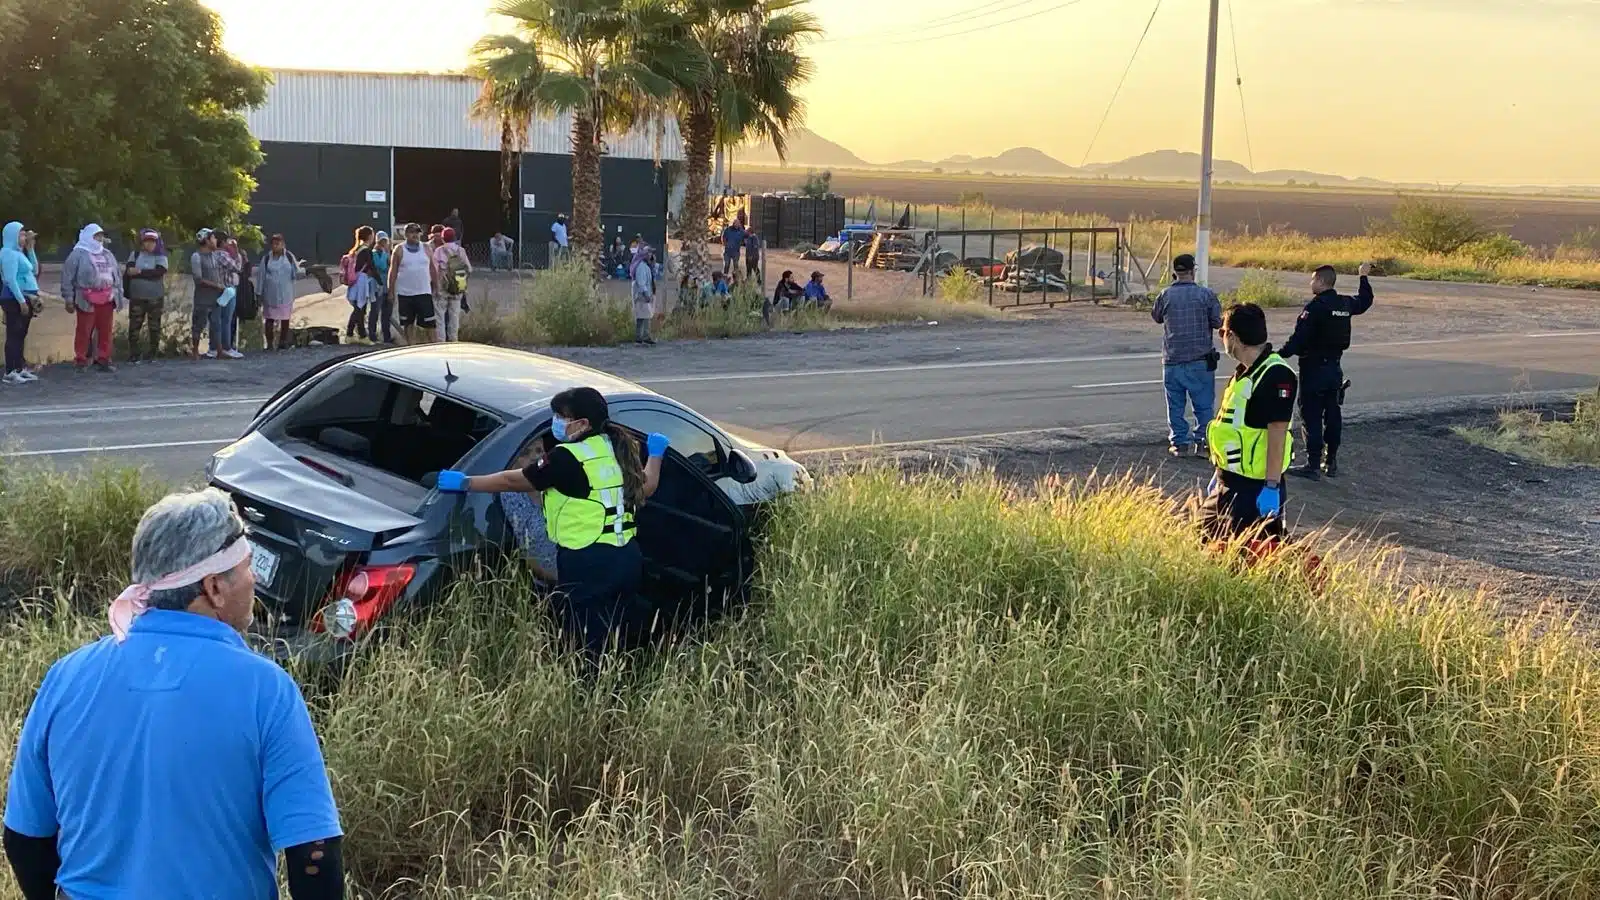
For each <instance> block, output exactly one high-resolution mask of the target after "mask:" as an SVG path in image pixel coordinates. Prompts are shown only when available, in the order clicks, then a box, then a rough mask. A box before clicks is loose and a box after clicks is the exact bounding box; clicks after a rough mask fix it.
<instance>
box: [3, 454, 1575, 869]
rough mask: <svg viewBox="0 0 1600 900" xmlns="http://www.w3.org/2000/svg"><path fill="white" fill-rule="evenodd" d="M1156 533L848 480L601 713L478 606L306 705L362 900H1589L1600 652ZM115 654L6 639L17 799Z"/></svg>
mask: <svg viewBox="0 0 1600 900" xmlns="http://www.w3.org/2000/svg"><path fill="white" fill-rule="evenodd" d="M1166 509H1167V503H1166V502H1165V501H1164V500H1163V499H1162V498H1161V497H1160V496H1159V495H1158V494H1157V493H1156V492H1154V491H1153V490H1152V489H1149V488H1145V487H1140V486H1136V485H1129V484H1111V485H1097V486H1095V485H1091V486H1086V485H1082V484H1076V485H1072V484H1060V483H1055V482H1045V483H1042V484H1040V485H1038V486H1037V487H1036V488H1035V489H1033V490H1030V491H1024V492H1019V491H1017V490H1015V489H1013V488H1009V487H1007V486H1005V485H1003V484H1002V483H1000V482H998V481H995V480H993V479H989V478H986V477H978V478H973V479H969V480H966V481H963V482H955V481H951V480H947V479H944V478H939V477H918V478H913V479H909V480H908V479H906V478H905V477H903V476H902V475H901V474H899V473H898V472H879V471H873V472H866V473H862V474H857V475H854V476H845V477H840V478H838V479H833V480H830V481H828V482H826V483H825V484H823V485H821V486H820V488H819V489H818V490H817V491H815V492H813V493H811V494H809V495H806V496H801V497H796V498H792V499H791V500H790V501H789V502H786V503H785V504H783V505H781V506H780V507H779V508H778V509H777V510H776V511H775V517H774V520H773V522H772V523H771V527H770V530H769V533H770V534H771V535H772V538H771V540H770V543H769V544H768V545H767V546H765V547H764V548H763V550H762V553H761V559H760V561H759V564H758V591H759V596H758V600H757V603H756V606H755V608H754V609H753V610H752V611H751V612H750V613H749V614H747V615H746V616H745V617H744V618H743V619H742V620H740V621H735V622H732V623H729V624H728V625H727V626H726V627H724V628H722V629H719V630H717V631H716V632H715V633H713V634H712V635H710V636H709V638H708V639H707V640H706V641H704V642H703V643H699V644H693V645H685V646H681V647H678V648H675V649H669V650H665V651H663V652H661V653H660V654H659V655H657V656H655V657H653V658H640V659H637V660H634V661H632V662H631V663H630V664H629V665H627V666H624V667H621V668H616V669H613V670H611V671H608V672H607V673H605V674H603V675H602V676H601V677H599V678H598V679H597V680H594V681H586V680H584V679H582V678H580V677H577V676H576V675H575V673H574V671H573V668H572V667H571V665H570V664H569V660H567V659H566V658H565V657H564V656H562V655H561V654H559V653H557V652H556V651H555V650H554V648H553V647H552V644H551V641H550V640H549V638H548V635H547V632H546V631H545V630H544V629H543V628H541V627H540V626H539V625H538V624H537V623H539V622H540V621H542V619H543V617H544V611H543V607H542V604H541V603H540V602H539V601H538V600H537V599H535V597H534V596H533V594H532V592H531V590H530V589H529V586H528V585H527V584H526V582H525V580H524V578H523V577H522V576H521V575H520V574H519V573H516V572H483V573H476V574H474V575H472V576H470V577H469V579H468V580H467V581H465V582H463V583H462V584H461V585H460V587H459V588H457V589H456V590H455V591H454V593H453V594H452V596H450V597H449V598H447V599H446V600H445V601H444V602H442V603H441V604H440V605H439V606H438V607H437V608H436V609H435V610H434V611H433V612H432V613H431V614H429V615H427V616H425V617H424V618H423V619H422V621H421V622H420V623H418V624H415V625H414V626H412V627H411V628H409V629H407V630H405V631H403V632H401V633H400V634H399V635H398V636H397V639H395V640H393V641H390V642H389V643H387V644H383V645H378V646H373V647H369V648H367V649H366V650H365V651H364V652H363V653H362V654H361V655H360V656H359V658H358V660H357V662H356V664H355V665H354V667H353V669H352V671H351V672H350V674H349V676H348V677H347V679H346V680H345V682H344V683H343V684H342V685H341V686H340V687H339V688H338V689H337V690H336V691H335V692H333V693H331V694H327V695H325V696H320V697H317V698H316V699H315V701H314V711H315V715H316V720H317V725H318V730H319V732H320V735H321V738H322V742H323V747H324V751H325V753H326V755H327V759H328V763H329V769H330V772H331V774H332V777H333V780H334V785H335V791H336V794H337V796H338V799H339V802H340V805H341V814H342V818H343V820H344V823H345V825H346V828H347V832H348V836H347V839H346V851H345V852H346V864H347V866H348V869H349V872H350V875H351V878H352V880H353V882H354V884H355V887H356V888H357V890H358V892H359V893H358V895H359V896H374V897H375V896H394V895H398V894H403V895H405V896H410V897H418V898H426V900H447V898H449V900H468V898H478V897H510V896H535V895H536V896H541V897H549V898H553V900H564V898H573V900H577V898H589V897H597V896H617V897H652V898H690V897H709V896H728V897H750V898H772V900H777V898H787V897H843V896H849V897H868V898H879V897H883V898H887V897H915V896H921V897H936V896H946V895H949V896H958V895H959V896H971V897H1007V898H1019V900H1020V898H1037V897H1047V896H1077V895H1082V896H1130V897H1143V896H1157V895H1160V894H1161V889H1160V887H1159V886H1162V885H1167V886H1181V890H1179V891H1178V892H1179V893H1181V894H1183V895H1185V896H1195V897H1245V896H1259V897H1295V898H1303V900H1324V898H1326V900H1347V898H1351V897H1371V896H1378V895H1381V896H1383V897H1385V898H1390V900H1412V898H1416V900H1421V898H1434V897H1441V896H1448V897H1455V898H1466V900H1490V898H1500V897H1558V896H1559V897H1587V896H1593V895H1594V894H1595V893H1596V892H1597V891H1600V820H1597V818H1596V816H1597V815H1600V813H1597V810H1600V782H1597V781H1596V780H1595V778H1594V777H1593V775H1594V772H1593V760H1594V759H1595V758H1596V754H1597V752H1600V730H1597V729H1600V694H1597V684H1600V681H1597V677H1600V660H1597V659H1596V656H1595V653H1594V651H1593V650H1592V649H1589V648H1587V647H1586V646H1584V645H1583V644H1582V643H1581V642H1580V641H1579V640H1577V639H1575V638H1574V637H1573V636H1572V635H1571V634H1570V633H1569V632H1568V631H1567V630H1565V629H1564V628H1562V627H1561V626H1559V625H1551V624H1550V623H1548V622H1543V621H1541V622H1535V621H1534V620H1531V619H1530V620H1512V621H1504V620H1501V621H1497V620H1495V619H1494V618H1492V615H1491V614H1492V612H1493V610H1492V609H1490V608H1486V607H1485V606H1483V605H1481V604H1477V603H1474V602H1470V601H1466V600H1463V599H1461V598H1459V597H1455V596H1451V595H1447V594H1444V593H1440V592H1436V591H1431V590H1427V589H1418V590H1416V591H1414V592H1412V593H1410V594H1408V595H1404V597H1403V599H1402V600H1399V601H1397V599H1396V592H1397V589H1396V587H1395V586H1394V585H1393V584H1391V583H1389V582H1386V581H1384V580H1383V579H1382V578H1381V577H1380V576H1377V575H1375V574H1374V571H1375V569H1377V568H1378V567H1377V566H1375V565H1374V560H1372V559H1369V558H1359V557H1352V558H1350V559H1347V560H1344V561H1343V562H1337V561H1335V562H1332V563H1330V565H1331V570H1330V571H1329V572H1328V582H1327V585H1326V586H1325V588H1324V589H1323V590H1321V591H1317V590H1313V588H1312V587H1311V586H1309V585H1308V584H1306V583H1305V581H1304V580H1303V579H1302V577H1301V576H1300V574H1299V573H1300V571H1301V570H1300V568H1299V566H1298V565H1297V564H1294V563H1285V564H1283V565H1274V566H1267V567H1264V568H1258V569H1255V570H1253V571H1247V572H1245V573H1243V574H1239V573H1237V572H1235V571H1234V570H1233V568H1232V567H1230V565H1229V564H1228V562H1227V561H1226V560H1218V559H1215V558H1212V557H1210V556H1208V555H1207V554H1206V553H1205V552H1204V551H1203V550H1202V549H1201V548H1200V547H1199V546H1198V545H1197V543H1196V542H1195V541H1194V540H1193V538H1192V535H1190V534H1189V533H1188V531H1187V530H1186V527H1185V526H1184V525H1183V524H1182V523H1179V522H1176V521H1174V520H1172V519H1171V518H1170V517H1169V516H1168V515H1167V513H1166ZM110 527H112V528H113V529H121V530H126V529H128V528H131V523H129V522H119V523H112V524H111V526H110ZM99 630H100V626H99V623H98V620H96V619H93V618H87V617H79V616H75V615H73V614H71V613H69V612H65V611H55V612H51V611H49V610H46V611H44V612H43V613H42V614H41V615H37V616H34V617H31V618H27V619H20V620H13V621H7V622H4V623H0V684H3V687H0V704H3V707H0V723H3V726H0V768H4V767H7V766H8V765H9V759H8V758H6V754H9V753H10V752H11V751H12V748H13V747H14V742H15V734H16V727H17V724H18V723H20V720H21V716H22V713H23V710H24V709H25V708H26V703H27V701H28V700H29V698H30V697H31V694H32V690H33V688H34V686H36V685H37V684H38V678H39V677H40V676H41V675H42V673H43V671H44V668H45V667H46V666H47V665H48V663H49V662H50V661H51V660H53V659H54V658H55V656H57V655H59V654H60V653H61V652H64V651H65V650H67V649H70V648H71V647H73V646H76V645H77V644H78V643H81V642H82V641H84V640H86V639H88V638H89V637H91V636H92V635H94V634H97V633H98V632H99ZM841 885H847V886H848V889H845V890H843V891H842V892H841V890H842V889H841V887H840V886H841ZM1175 889H1176V888H1175ZM11 890H13V889H12V888H11V886H10V885H9V884H7V885H5V886H3V887H0V897H5V898H7V900H11V898H12V897H14V894H8V893H7V891H11Z"/></svg>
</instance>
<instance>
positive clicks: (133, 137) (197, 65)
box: [0, 0, 267, 241]
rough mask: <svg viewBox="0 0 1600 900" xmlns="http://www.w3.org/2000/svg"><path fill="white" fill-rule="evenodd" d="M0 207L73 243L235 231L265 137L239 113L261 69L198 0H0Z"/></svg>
mask: <svg viewBox="0 0 1600 900" xmlns="http://www.w3.org/2000/svg"><path fill="white" fill-rule="evenodd" d="M0 71H3V72H5V77H4V89H3V90H0V210H3V211H4V214H5V215H6V216H7V217H8V218H14V219H20V220H22V221H24V222H25V223H27V224H28V226H29V227H31V228H33V229H34V230H36V231H38V232H39V233H40V234H41V235H43V236H47V237H49V238H52V239H54V240H57V241H66V240H68V239H70V238H71V237H72V236H74V235H75V234H76V232H77V229H78V228H79V227H81V226H82V225H83V224H84V223H86V222H98V223H100V225H101V226H102V227H104V228H106V229H107V230H108V231H111V232H113V233H116V232H118V231H122V232H128V231H132V230H133V229H136V228H140V227H144V226H149V225H153V226H155V227H158V228H162V229H164V230H167V231H169V232H173V233H177V234H182V233H186V232H189V231H192V230H193V229H196V228H198V227H201V226H203V225H211V226H223V227H228V228H232V229H237V228H238V227H239V225H240V220H241V219H242V218H243V216H244V213H245V212H246V211H247V210H248V209H249V206H248V202H247V201H248V198H249V196H250V192H251V190H252V189H253V188H254V186H255V184H254V182H253V181H252V180H251V178H250V173H251V172H252V171H254V169H255V167H256V166H257V165H259V164H260V162H261V152H260V148H259V147H258V145H257V144H256V141H255V139H254V138H252V137H251V136H250V132H249V130H248V129H247V128H246V127H245V123H244V119H243V117H242V116H241V114H240V113H241V112H242V111H243V110H244V109H246V108H248V107H251V106H257V105H259V104H261V103H262V101H263V100H264V99H265V97H266V85H267V75H266V73H265V72H263V71H261V70H259V69H255V68H252V67H250V66H246V65H244V64H242V63H240V62H239V61H238V60H236V59H234V58H233V57H232V56H230V55H228V54H227V53H226V52H225V51H224V50H223V49H222V27H221V22H220V21H219V20H218V18H217V15H216V14H215V13H213V12H211V11H210V10H209V9H207V8H205V7H204V6H202V5H201V4H200V3H199V2H198V0H163V2H159V3H153V2H146V0H50V2H45V0H0Z"/></svg>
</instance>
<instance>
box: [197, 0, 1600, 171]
mask: <svg viewBox="0 0 1600 900" xmlns="http://www.w3.org/2000/svg"><path fill="white" fill-rule="evenodd" d="M1229 3H1230V0H1224V4H1225V7H1224V14H1223V15H1224V18H1223V23H1222V29H1221V39H1220V49H1219V60H1218V73H1217V147H1216V149H1217V155H1218V156H1219V157H1224V158H1228V159H1232V160H1235V161H1237V162H1240V163H1243V164H1244V165H1246V166H1249V167H1250V168H1251V169H1252V170H1254V171H1257V172H1260V171H1267V170H1272V169H1300V170H1307V171H1316V172H1324V173H1328V174H1334V175H1342V176H1345V177H1351V178H1354V177H1360V176H1367V177H1372V178H1377V179H1382V180H1385V181H1394V182H1426V183H1461V182H1466V183H1472V184H1481V185H1491V186H1492V185H1529V186H1537V185H1547V186H1554V185H1596V184H1600V154H1596V153H1595V152H1594V148H1596V147H1600V104H1596V103H1593V102H1579V101H1578V100H1577V99H1576V98H1577V97H1578V96H1581V94H1582V93H1583V92H1584V89H1585V87H1587V86H1590V85H1593V84H1596V83H1600V55H1597V54H1595V53H1594V52H1593V47H1594V46H1596V45H1597V44H1600V0H1406V2H1401V0H1231V5H1232V7H1233V9H1232V12H1233V20H1234V21H1233V23H1232V28H1230V22H1229V15H1228V9H1227V4H1229ZM208 5H210V6H211V7H212V8H213V9H215V10H217V11H218V13H219V14H221V16H222V18H223V21H224V23H225V24H226V26H227V36H226V43H227V46H228V48H229V49H230V50H231V51H232V52H234V53H236V54H237V55H239V56H240V57H241V58H242V59H244V60H246V61H247V62H250V63H254V64H257V65H262V66H267V67H275V68H313V69H357V70H367V71H413V72H414V71H451V70H459V69H460V68H461V67H462V66H464V65H465V63H466V60H467V51H468V49H469V48H470V47H471V45H472V43H473V42H474V41H475V40H477V38H478V37H479V36H481V35H482V34H483V33H484V32H485V31H486V30H489V29H491V28H494V27H497V20H496V19H495V18H494V17H492V16H490V15H489V14H488V9H489V8H490V4H488V3H485V2H483V0H444V2H440V3H434V4H423V3H415V2H407V3H403V4H400V5H398V6H390V7H387V8H386V9H387V10H388V11H390V12H391V14H390V15H389V16H388V17H386V18H373V17H371V16H370V15H358V14H356V13H354V12H351V13H345V12H344V11H343V8H338V7H333V8H330V7H328V6H326V4H314V3H313V2H311V0H282V2H281V3H279V4H277V6H276V7H275V8H274V9H273V11H272V14H271V15H262V13H261V11H260V9H259V8H258V7H255V6H254V5H253V4H251V5H248V6H247V5H246V4H245V3H244V2H243V0H210V2H209V4H208ZM1154 5H1155V0H1148V2H1146V0H965V2H958V0H931V2H929V3H928V4H926V5H925V6H924V7H922V8H921V9H919V10H918V13H919V14H920V16H921V19H920V20H919V22H918V23H911V24H907V22H906V14H905V13H904V12H903V11H898V8H896V9H890V8H888V7H883V6H872V5H864V4H860V3H850V2H846V0H812V2H811V3H810V5H809V6H810V9H811V11H812V12H813V13H814V14H815V15H817V17H818V18H819V19H820V20H821V22H822V25H823V27H824V28H825V30H826V35H825V37H824V38H823V39H822V40H821V41H819V42H817V43H816V44H815V45H814V46H813V47H812V48H811V50H810V52H811V55H812V57H813V58H814V60H815V62H816V68H817V72H816V75H815V77H814V78H813V79H812V81H811V82H810V83H809V84H807V85H806V86H805V88H804V89H803V94H804V96H805V98H806V101H807V117H806V122H805V125H806V127H808V128H810V129H811V130H812V131H813V132H815V133H817V134H818V135H820V136H822V137H825V138H827V139H829V140H832V141H834V142H836V143H838V144H840V145H842V146H844V147H846V148H848V149H849V150H851V151H852V152H854V153H855V154H856V155H858V156H860V157H861V158H862V159H864V160H867V161H869V162H873V163H888V162H894V161H897V160H904V159H925V160H939V159H942V158H944V157H948V156H953V155H956V154H966V155H969V156H977V157H981V156H992V155H995V154H998V153H1000V152H1003V151H1005V150H1007V149H1010V148H1012V147H1034V148H1037V149H1039V150H1041V151H1043V152H1045V153H1047V154H1049V155H1050V156H1053V157H1055V158H1056V159H1059V160H1061V161H1062V162H1064V163H1066V164H1068V165H1071V166H1078V165H1080V164H1081V163H1083V162H1084V161H1085V153H1086V152H1087V151H1088V150H1089V142H1090V137H1091V135H1092V134H1093V133H1094V131H1095V128H1096V126H1097V124H1098V123H1099V122H1100V120H1101V116H1102V113H1104V112H1105V110H1106V106H1107V102H1108V101H1109V99H1110V97H1111V94H1112V91H1113V89H1114V88H1115V87H1116V85H1117V82H1118V80H1119V79H1120V78H1121V77H1122V73H1123V71H1124V69H1125V68H1126V67H1127V66H1128V61H1129V57H1130V55H1131V54H1132V52H1133V48H1134V45H1135V43H1136V42H1137V41H1138V39H1139V35H1140V32H1141V31H1142V30H1143V29H1144V27H1145V23H1146V21H1147V20H1149V19H1150V12H1151V9H1152V8H1153V7H1154ZM1205 8H1206V0H1164V2H1163V3H1162V5H1161V8H1160V12H1159V14H1158V15H1157V16H1156V18H1155V19H1154V22H1153V24H1152V26H1151V28H1150V32H1149V36H1148V38H1147V39H1146V40H1145V43H1144V46H1143V48H1142V49H1141V51H1140V54H1139V56H1138V59H1137V61H1136V62H1135V63H1134V64H1133V67H1132V69H1131V70H1130V71H1129V74H1128V76H1127V81H1126V84H1125V86H1124V87H1123V89H1122V93H1121V96H1120V99H1119V100H1118V101H1117V103H1116V104H1115V106H1114V107H1113V108H1112V109H1111V113H1110V115H1109V117H1108V118H1107V120H1106V123H1105V126H1104V129H1103V131H1102V132H1101V134H1100V137H1099V139H1098V141H1097V142H1096V143H1095V145H1094V149H1093V151H1092V153H1089V155H1088V157H1087V161H1088V162H1089V163H1108V162H1115V161H1118V160H1121V159H1125V158H1127V157H1131V156H1137V155H1139V154H1141V153H1145V152H1149V151H1154V150H1167V149H1172V150H1187V151H1194V150H1197V149H1198V148H1199V137H1200V124H1199V123H1200V99H1201V87H1202V82H1203V80H1204V77H1203V64H1204V50H1205V25H1206V22H1205V16H1206V10H1205ZM963 11H970V12H963ZM444 13H448V14H444ZM308 19H315V20H318V21H324V22H329V24H328V25H326V26H324V27H319V28H315V29H308V28H306V26H305V23H306V21H307V20H308ZM330 20H331V21H330ZM352 27H354V28H360V29H362V31H363V33H364V38H363V39H360V40H352V39H351V38H350V36H349V32H348V30H347V29H349V28H352ZM1232 31H1236V32H1237V35H1238V41H1237V55H1238V60H1239V67H1240V70H1241V71H1242V73H1243V76H1244V100H1245V110H1246V112H1247V113H1248V117H1249V127H1250V140H1249V142H1248V143H1247V142H1246V140H1245V130H1244V127H1243V116H1242V115H1241V110H1240V99H1239V93H1238V89H1237V88H1236V87H1235V85H1234V53H1235V46H1234V41H1233V40H1232V38H1231V35H1230V32H1232Z"/></svg>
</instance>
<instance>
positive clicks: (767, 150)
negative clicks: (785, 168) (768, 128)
mask: <svg viewBox="0 0 1600 900" xmlns="http://www.w3.org/2000/svg"><path fill="white" fill-rule="evenodd" d="M788 151H789V152H788V160H787V163H784V162H783V161H781V160H779V159H778V152H777V151H776V150H774V149H773V148H772V144H771V142H769V141H761V142H759V143H754V144H746V145H744V146H743V147H740V148H739V149H738V150H736V151H734V158H735V162H748V163H757V164H765V165H773V166H776V165H781V164H787V165H791V166H802V167H804V166H837V167H838V168H841V169H870V168H873V165H872V163H869V162H867V161H866V160H864V159H862V158H861V157H859V156H857V155H855V154H854V153H851V152H850V151H849V150H846V149H845V148H844V147H841V146H840V145H838V144H835V143H834V142H833V141H830V140H828V139H827V138H825V137H822V136H820V135H818V134H817V133H816V132H814V131H811V130H809V129H805V128H797V129H795V130H794V131H793V132H790V134H789V146H788Z"/></svg>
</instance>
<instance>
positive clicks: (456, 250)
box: [433, 228, 472, 341]
mask: <svg viewBox="0 0 1600 900" xmlns="http://www.w3.org/2000/svg"><path fill="white" fill-rule="evenodd" d="M433 266H434V268H435V269H437V270H438V272H439V296H438V299H437V300H436V301H434V306H433V311H434V317H435V318H436V319H437V320H438V323H439V324H438V329H439V340H441V341H454V340H457V339H458V338H459V336H460V333H461V313H462V312H464V311H465V309H466V299H467V276H468V275H470V274H472V262H471V261H470V260H468V259H467V251H465V250H463V249H461V244H460V243H458V242H457V241H456V230H455V229H454V228H446V229H444V231H442V232H440V234H439V246H438V247H436V248H434V251H433Z"/></svg>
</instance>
